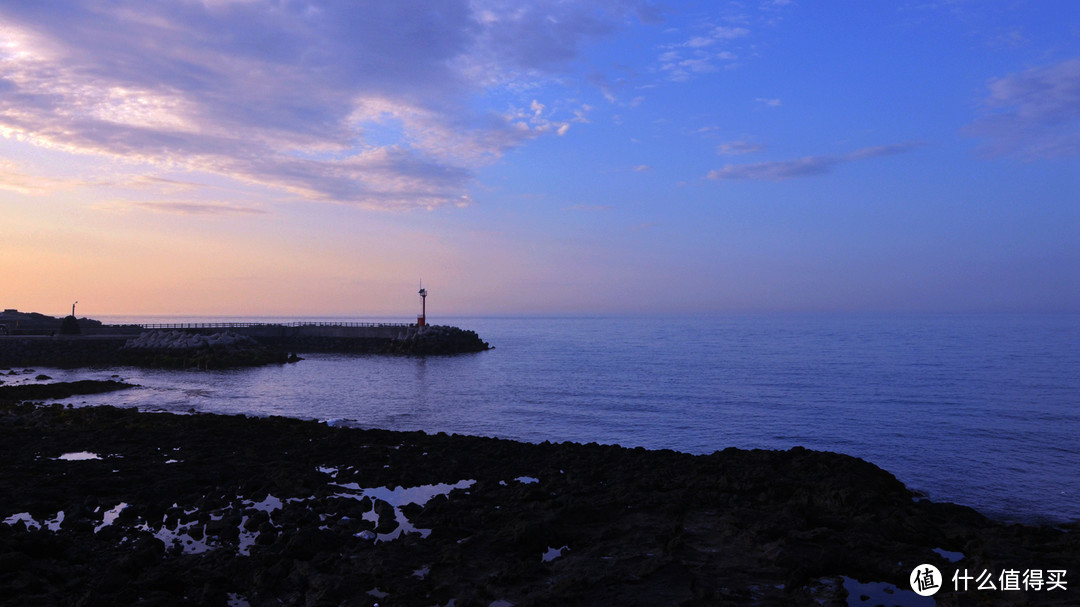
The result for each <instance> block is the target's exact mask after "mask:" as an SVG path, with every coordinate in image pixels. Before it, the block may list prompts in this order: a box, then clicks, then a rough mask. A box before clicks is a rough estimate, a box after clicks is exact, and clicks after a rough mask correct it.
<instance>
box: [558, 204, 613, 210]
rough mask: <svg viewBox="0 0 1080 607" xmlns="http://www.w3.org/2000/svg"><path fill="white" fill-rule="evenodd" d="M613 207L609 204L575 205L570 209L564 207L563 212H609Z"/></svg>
mask: <svg viewBox="0 0 1080 607" xmlns="http://www.w3.org/2000/svg"><path fill="white" fill-rule="evenodd" d="M614 208H615V207H613V206H611V205H610V204H575V205H574V206H572V207H566V208H565V209H563V210H564V211H585V212H590V211H610V210H612V209H614Z"/></svg>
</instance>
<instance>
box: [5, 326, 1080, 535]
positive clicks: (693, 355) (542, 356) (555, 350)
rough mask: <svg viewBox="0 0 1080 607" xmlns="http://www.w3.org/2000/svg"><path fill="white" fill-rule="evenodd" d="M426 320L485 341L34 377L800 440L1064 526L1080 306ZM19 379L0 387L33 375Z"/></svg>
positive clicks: (150, 402) (404, 422)
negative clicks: (213, 367)
mask: <svg viewBox="0 0 1080 607" xmlns="http://www.w3.org/2000/svg"><path fill="white" fill-rule="evenodd" d="M102 320H104V321H106V322H119V321H135V322H162V321H163V319H160V318H157V319H146V318H131V317H127V318H102ZM169 320H177V321H180V320H184V321H189V322H190V321H194V320H201V321H220V320H237V319H221V318H214V319H210V318H202V319H169ZM251 320H259V321H263V322H269V321H272V320H274V319H251ZM287 320H300V319H296V318H290V319H287ZM320 320H372V319H366V318H348V319H345V318H342V319H320ZM433 321H434V322H437V323H439V324H451V325H455V326H459V327H462V328H466V329H472V330H475V331H477V332H478V333H479V334H480V336H481V337H482V338H483V339H484V340H486V341H488V342H489V343H491V344H492V345H493V346H495V349H493V350H490V351H488V352H482V353H476V354H466V355H457V356H440V357H427V358H415V357H397V356H383V355H336V354H309V355H304V360H302V361H301V362H299V363H295V364H288V365H281V366H269V367H260V368H253V369H238V370H226V371H194V370H189V371H170V370H150V369H139V368H132V367H119V368H103V369H79V370H61V369H45V368H40V367H39V368H36V369H35V372H36V373H37V374H40V373H44V374H46V375H49V376H50V377H52V378H53V379H54V380H61V381H63V380H74V379H107V378H109V377H111V376H113V375H119V376H120V378H122V379H124V380H125V381H129V382H133V383H136V384H139V385H140V386H141V387H140V388H138V389H133V390H128V391H123V392H116V393H111V394H102V395H93V396H79V397H75V398H72V399H67V400H65V401H61V402H71V403H73V404H88V405H89V404H114V405H118V406H129V407H138V408H140V409H144V410H149V411H172V412H187V411H191V410H194V411H201V412H214V413H242V414H246V415H254V416H266V415H284V416H289V417H297V418H304V419H317V420H323V421H328V422H329V423H333V424H342V425H351V426H357V427H364V428H385V429H390V430H423V431H425V432H431V433H434V432H447V433H459V434H471V435H480V436H495V437H502V438H509V439H516V440H523V441H532V442H541V441H552V442H561V441H574V442H598V443H606V444H619V445H623V446H627V447H638V446H640V447H646V448H649V449H674V450H678V451H685V452H689V453H711V452H713V451H716V450H720V449H724V448H726V447H739V448H744V449H752V448H760V449H789V448H791V447H794V446H803V447H806V448H809V449H817V450H825V451H835V452H839V453H846V454H849V455H853V456H856V457H860V458H863V459H865V460H868V461H870V462H873V463H874V464H877V465H878V466H881V467H882V468H884V469H886V470H888V471H889V472H891V473H893V474H894V475H896V477H897V478H899V479H900V481H902V482H903V483H905V484H906V485H907V486H908V487H910V488H912V489H913V490H916V491H918V492H921V493H923V494H925V495H926V496H927V497H929V498H930V499H933V500H936V501H949V502H955V503H959V504H964V505H967V506H971V507H973V508H975V509H977V510H979V511H980V512H982V513H984V514H986V515H988V516H991V517H994V518H997V519H1001V520H1007V521H1020V522H1038V523H1054V522H1064V521H1077V520H1080V315H1075V314H1072V315H1070V314H1060V315H1052V314H1048V315H915V314H912V315H875V314H847V315H840V314H834V315H780V314H777V315H731V316H710V317H701V318H696V317H664V316H641V317H633V316H619V317H550V318H541V317H528V318H518V317H493V318H446V319H433ZM20 378H22V379H20ZM20 378H16V377H7V378H5V379H6V380H7V381H8V383H13V382H15V381H30V380H31V379H30V376H29V375H24V376H20Z"/></svg>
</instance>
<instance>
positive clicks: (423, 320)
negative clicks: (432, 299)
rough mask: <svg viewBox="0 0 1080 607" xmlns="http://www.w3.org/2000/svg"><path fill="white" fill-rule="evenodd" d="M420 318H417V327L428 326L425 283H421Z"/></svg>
mask: <svg viewBox="0 0 1080 607" xmlns="http://www.w3.org/2000/svg"><path fill="white" fill-rule="evenodd" d="M420 306H421V307H420V316H417V317H416V326H418V327H423V326H425V325H427V289H425V288H424V283H423V282H422V281H421V283H420Z"/></svg>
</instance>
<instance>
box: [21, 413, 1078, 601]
mask: <svg viewBox="0 0 1080 607" xmlns="http://www.w3.org/2000/svg"><path fill="white" fill-rule="evenodd" d="M82 450H85V451H90V452H93V453H97V454H100V455H101V456H102V459H100V460H87V461H60V460H57V459H55V458H56V457H57V456H58V455H60V454H61V453H66V452H72V451H82ZM0 462H3V463H2V464H0V520H4V518H7V517H12V518H10V519H8V520H9V521H10V523H9V524H0V597H5V598H4V599H2V600H0V602H2V601H9V602H11V604H20V605H22V604H30V605H33V604H39V605H46V604H49V605H51V604H87V605H114V604H135V603H140V602H141V603H142V604H161V605H164V604H216V605H224V604H226V603H227V602H228V601H229V600H230V597H231V598H242V599H244V600H246V601H248V602H249V603H250V604H251V605H278V604H286V605H372V604H374V603H376V602H379V603H380V604H383V605H397V606H411V605H417V606H420V605H422V606H424V607H429V606H431V605H446V604H448V603H449V602H450V601H451V600H453V601H454V605H456V606H472V605H482V606H487V605H490V604H491V603H492V602H494V601H499V600H502V601H508V602H510V603H513V604H514V605H519V606H527V605H545V606H548V605H650V606H655V605H747V604H758V605H821V604H824V605H844V604H847V600H848V597H847V596H846V591H845V590H844V586H843V583H842V577H841V576H846V577H848V578H853V579H856V580H859V581H862V582H888V583H891V584H894V585H896V586H897V587H899V588H901V589H907V588H908V583H907V576H908V575H909V574H910V572H911V570H912V568H913V567H915V566H916V565H919V564H921V563H930V564H934V565H936V566H937V567H938V568H939V569H940V570H941V571H942V572H943V573H944V574H945V576H946V578H950V577H951V574H952V572H953V571H954V570H956V569H957V568H958V567H963V568H966V569H967V570H968V571H969V572H971V574H972V575H978V573H979V572H981V571H982V570H983V569H986V570H989V571H994V572H998V573H1000V572H1002V571H1003V570H1005V569H1007V568H1019V569H1021V570H1023V569H1025V568H1028V567H1041V568H1043V569H1047V570H1049V569H1061V570H1066V571H1069V572H1075V571H1077V570H1078V569H1077V566H1078V565H1080V559H1078V556H1080V541H1078V538H1077V535H1076V533H1074V532H1071V531H1075V526H1069V530H1065V529H1056V528H1049V527H1030V526H1021V525H1004V524H1000V523H996V522H994V521H990V520H987V519H986V518H984V517H983V516H981V515H979V514H978V513H977V512H975V511H973V510H971V509H968V508H964V507H962V506H955V505H951V504H937V503H933V502H929V501H926V500H919V499H916V496H914V495H913V494H912V493H911V492H910V491H908V490H907V489H906V488H905V487H904V486H903V485H902V484H901V483H899V482H898V481H897V480H896V479H895V478H894V477H893V476H892V475H890V474H889V473H888V472H885V471H883V470H881V469H879V468H877V467H875V466H873V465H871V464H869V463H867V462H864V461H861V460H858V459H855V458H852V457H848V456H844V455H838V454H833V453H821V452H813V451H807V450H804V449H792V450H790V451H784V452H777V451H742V450H735V449H728V450H725V451H721V452H717V453H714V454H712V455H707V456H691V455H686V454H681V453H676V452H672V451H646V450H644V449H624V448H621V447H615V446H602V445H596V444H588V445H577V444H558V445H555V444H549V443H544V444H539V445H534V444H523V443H516V442H511V441H505V440H496V439H485V438H475V437H464V436H446V435H443V434H439V435H426V434H422V433H396V432H387V431H380V430H359V429H348V428H336V427H327V426H325V425H321V424H317V423H314V422H304V421H299V420H293V419H284V418H267V419H249V418H244V417H233V416H214V415H190V416H176V415H169V414H146V413H138V412H135V411H131V410H123V409H115V408H111V407H100V408H81V409H80V408H76V409H67V408H63V407H60V406H51V407H35V406H33V405H27V404H23V405H11V404H9V405H0ZM167 462H171V463H167ZM534 479H538V480H536V482H534ZM365 488H366V489H368V491H365ZM61 512H62V513H63V517H62V521H60V522H57V520H58V519H59V518H61V517H60V515H59V514H58V513H61ZM14 515H20V516H18V517H15V516H14ZM26 521H29V522H26ZM399 521H404V522H403V523H399ZM378 534H389V535H387V536H379V535H378ZM395 536H396V539H386V538H390V537H395ZM204 548H205V549H206V550H204ZM934 549H945V550H949V551H953V552H961V553H963V555H964V558H963V560H961V561H960V562H959V563H956V564H953V563H950V562H948V561H946V560H945V559H944V558H943V557H942V556H940V555H939V554H938V553H936V552H935V551H934ZM1068 581H1069V582H1071V581H1072V580H1068ZM947 584H949V585H950V588H948V589H946V590H943V591H942V592H940V593H938V595H937V596H935V597H934V598H935V599H936V600H937V604H939V605H966V604H1046V605H1075V604H1078V603H1080V601H1078V600H1077V599H1078V598H1080V597H1078V596H1077V594H1076V592H1077V591H1076V590H1075V589H1073V588H1071V587H1070V588H1067V590H1064V591H1062V590H1055V591H1047V590H1042V591H1028V592H1024V591H1008V592H1004V591H997V592H994V593H991V592H989V591H982V593H980V592H977V591H974V590H972V591H969V592H967V593H964V592H953V591H952V590H951V582H948V579H947ZM854 600H855V602H854V604H861V603H859V601H858V597H854Z"/></svg>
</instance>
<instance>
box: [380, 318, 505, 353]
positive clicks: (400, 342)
mask: <svg viewBox="0 0 1080 607" xmlns="http://www.w3.org/2000/svg"><path fill="white" fill-rule="evenodd" d="M490 349H491V346H490V345H488V343H487V342H485V341H484V340H482V339H480V336H479V335H477V334H476V332H475V331H468V330H466V329H459V328H458V327H450V326H444V325H429V326H425V327H420V328H419V329H417V328H410V330H409V332H408V334H407V335H405V336H404V338H403V339H395V340H393V341H391V342H390V343H389V344H388V346H387V352H390V353H394V354H413V355H429V354H461V353H466V352H483V351H484V350H490Z"/></svg>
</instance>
